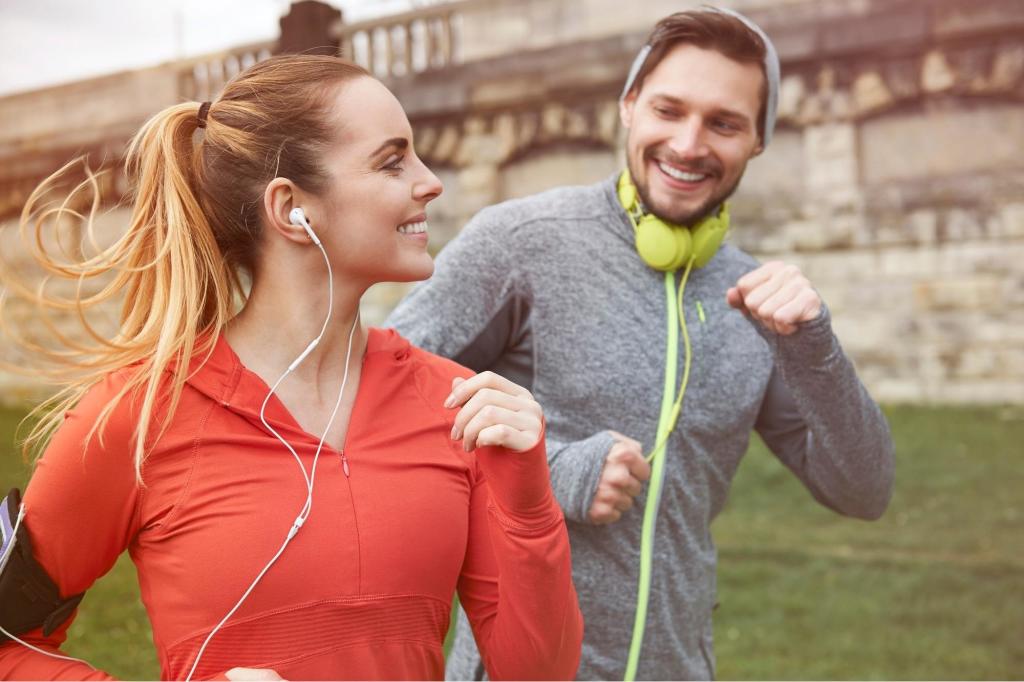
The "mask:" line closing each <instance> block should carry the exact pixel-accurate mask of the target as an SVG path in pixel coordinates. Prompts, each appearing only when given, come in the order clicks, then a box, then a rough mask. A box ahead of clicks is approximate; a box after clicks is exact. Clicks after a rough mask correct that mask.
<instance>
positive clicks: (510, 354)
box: [385, 207, 615, 523]
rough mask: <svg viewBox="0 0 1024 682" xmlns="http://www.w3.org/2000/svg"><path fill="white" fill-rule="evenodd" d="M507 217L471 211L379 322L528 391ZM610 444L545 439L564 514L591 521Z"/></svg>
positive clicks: (523, 321)
mask: <svg viewBox="0 0 1024 682" xmlns="http://www.w3.org/2000/svg"><path fill="white" fill-rule="evenodd" d="M507 222H508V221H507V220H503V218H502V214H501V209H500V207H499V208H490V209H484V210H483V211H481V212H480V213H478V214H477V215H476V217H474V218H473V220H471V221H470V222H469V224H468V225H466V227H465V228H464V229H463V230H462V232H461V233H460V234H459V235H458V236H457V237H456V238H455V239H453V240H452V241H451V242H450V243H449V244H448V245H447V246H446V247H445V248H444V249H442V251H441V253H440V255H439V256H438V257H437V263H436V265H435V269H434V275H433V277H431V278H430V279H429V280H427V281H426V282H423V283H421V284H419V285H418V286H417V287H416V288H415V289H413V291H412V292H411V293H410V294H409V295H408V296H407V297H406V298H405V299H404V300H403V301H402V302H401V303H399V304H398V307H396V308H395V310H394V312H392V313H391V315H390V316H389V317H388V319H387V321H386V322H385V326H391V327H395V328H396V329H397V330H398V332H399V333H400V334H402V336H404V337H406V338H407V339H409V341H410V342H411V343H413V344H414V345H416V346H419V347H420V348H424V349H425V350H428V351H430V352H432V353H437V354H438V355H442V356H444V357H447V358H450V359H452V360H454V361H456V362H458V363H460V364H462V365H465V366H467V367H469V368H470V369H472V370H474V371H477V372H483V371H486V370H491V371H493V372H495V373H497V374H501V375H502V376H504V377H505V378H507V379H509V380H511V381H513V382H515V383H517V384H519V385H520V386H524V387H526V388H528V389H532V387H533V371H534V362H533V358H534V355H533V351H534V347H533V345H534V343H535V340H534V338H533V335H532V330H531V328H530V308H531V305H532V295H531V290H530V284H529V282H528V281H525V277H524V276H523V274H522V271H521V270H520V269H519V268H517V267H516V263H517V260H518V258H520V257H521V254H519V253H518V252H517V250H516V247H515V244H514V239H513V238H512V237H511V232H512V230H513V227H514V226H513V225H509V224H503V223H507ZM552 426H555V427H557V425H549V427H548V431H549V433H550V431H551V430H553V429H552ZM614 442H615V438H614V436H613V435H612V433H611V432H610V431H600V432H598V433H595V434H592V435H590V436H588V437H586V438H583V439H581V440H575V441H564V440H559V439H557V438H551V437H548V438H547V439H546V445H547V454H548V464H549V466H550V468H551V486H552V488H553V489H554V492H555V498H556V499H557V500H558V504H559V505H560V506H561V508H562V511H563V512H564V513H565V517H566V518H567V519H569V520H572V521H577V522H581V523H586V522H592V519H591V518H590V511H591V505H592V503H593V501H594V498H595V494H596V493H597V491H598V487H599V482H600V481H601V479H602V470H603V469H604V465H605V459H606V458H607V457H608V456H609V453H610V451H611V449H612V445H613V443H614Z"/></svg>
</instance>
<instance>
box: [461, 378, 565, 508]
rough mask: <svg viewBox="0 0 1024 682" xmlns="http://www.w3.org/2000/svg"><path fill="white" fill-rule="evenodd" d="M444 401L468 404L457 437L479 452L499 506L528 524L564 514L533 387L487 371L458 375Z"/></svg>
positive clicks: (479, 459) (464, 406)
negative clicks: (465, 376)
mask: <svg viewBox="0 0 1024 682" xmlns="http://www.w3.org/2000/svg"><path fill="white" fill-rule="evenodd" d="M444 405H445V407H447V408H449V409H454V408H456V407H459V406H460V405H461V406H462V409H460V410H459V413H458V414H457V415H456V416H455V426H453V427H452V433H451V437H452V440H460V439H461V440H462V447H463V449H465V450H466V451H467V452H469V451H471V450H475V451H476V458H477V461H478V462H479V464H480V468H481V469H482V470H483V473H484V475H485V476H486V477H487V485H488V488H489V489H490V494H491V499H492V500H493V501H494V502H495V503H496V504H497V505H498V507H500V508H501V509H502V510H503V511H504V512H505V513H506V514H509V513H511V514H514V515H516V516H517V517H518V518H519V519H520V520H521V521H523V522H526V523H531V522H534V521H536V522H545V523H546V522H548V521H549V519H550V517H551V516H552V509H554V511H555V512H556V513H555V516H556V517H558V518H560V517H561V512H560V511H559V510H558V507H557V505H556V504H555V502H554V500H553V494H552V492H551V481H550V475H549V473H548V460H547V456H546V454H545V449H544V442H543V438H544V413H543V412H542V411H541V408H540V405H539V404H538V403H537V401H536V400H534V399H533V396H532V395H531V394H530V392H529V391H527V390H526V389H525V388H523V387H522V386H517V385H516V384H514V383H512V382H511V381H509V380H508V379H505V378H504V377H501V376H498V375H497V374H495V373H494V372H483V373H481V374H477V375H476V376H474V377H470V378H469V379H462V378H458V377H457V378H455V379H454V380H453V381H452V393H451V395H449V396H448V399H447V400H446V401H445V403H444ZM485 446H497V447H485Z"/></svg>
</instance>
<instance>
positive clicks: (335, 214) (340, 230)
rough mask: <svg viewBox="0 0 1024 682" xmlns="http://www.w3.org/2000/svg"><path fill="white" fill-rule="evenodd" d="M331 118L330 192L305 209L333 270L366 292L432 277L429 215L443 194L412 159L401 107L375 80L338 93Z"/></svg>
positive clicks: (327, 167)
mask: <svg viewBox="0 0 1024 682" xmlns="http://www.w3.org/2000/svg"><path fill="white" fill-rule="evenodd" d="M329 116H330V117H331V120H332V122H333V126H334V129H335V131H336V136H335V140H334V143H333V145H332V146H331V147H330V148H329V149H328V151H327V154H326V155H325V157H324V159H323V165H324V168H325V170H326V172H327V175H328V184H327V189H326V190H325V191H324V192H323V193H321V194H319V195H317V196H316V197H314V198H313V199H312V200H311V201H307V202H305V204H306V205H304V206H303V208H304V210H305V212H306V215H307V217H308V218H309V220H310V223H311V224H312V227H313V229H314V230H315V231H316V233H317V235H318V237H319V238H320V240H321V241H322V242H323V245H324V248H325V249H326V250H327V254H328V256H329V257H330V259H331V265H332V267H333V268H334V270H335V271H336V272H337V273H338V274H339V275H340V276H343V277H344V278H345V279H346V280H348V281H350V282H362V283H364V284H366V285H367V286H369V285H371V284H374V283H376V282H408V281H414V280H421V279H426V278H428V277H430V275H431V274H433V272H434V262H433V259H432V258H431V257H430V254H429V253H428V252H427V213H426V208H427V204H429V203H430V202H431V201H433V200H434V199H436V198H437V197H438V196H439V195H440V194H441V190H442V186H441V181H440V180H438V179H437V176H436V175H434V174H433V173H431V172H430V169H428V168H427V167H426V166H425V165H423V162H422V161H420V159H419V157H417V156H416V153H415V151H413V139H412V127H411V126H410V125H409V120H408V119H407V118H406V116H405V112H404V111H403V110H402V106H401V105H400V104H399V103H398V100H397V99H395V96H394V95H392V94H391V92H390V91H389V90H388V89H387V88H385V87H384V86H383V85H381V84H380V83H379V82H378V81H377V80H375V79H373V78H368V77H367V78H359V79H357V80H355V81H351V82H348V83H345V84H344V85H342V86H341V87H340V88H337V94H336V95H335V98H334V103H333V105H332V106H331V108H330V110H329Z"/></svg>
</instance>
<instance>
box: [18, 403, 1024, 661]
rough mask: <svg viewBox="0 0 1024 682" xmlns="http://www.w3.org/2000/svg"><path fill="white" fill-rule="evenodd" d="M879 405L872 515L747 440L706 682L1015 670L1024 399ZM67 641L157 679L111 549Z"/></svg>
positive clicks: (723, 544)
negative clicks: (833, 502)
mask: <svg viewBox="0 0 1024 682" xmlns="http://www.w3.org/2000/svg"><path fill="white" fill-rule="evenodd" d="M887 413H888V415H889V418H890V420H891V423H892V426H893V432H894V434H895V438H896V443H897V460H898V463H897V485H896V495H895V498H894V499H893V503H892V506H891V507H890V509H889V511H888V512H887V513H886V515H885V517H883V518H882V520H880V521H877V522H874V523H865V522H862V521H855V520H850V519H844V518H842V517H839V516H837V515H835V514H833V513H831V512H828V511H826V510H824V509H822V508H820V507H818V506H817V505H816V504H815V503H814V502H813V501H812V500H811V498H810V496H809V495H808V494H807V493H806V491H805V490H804V489H803V488H802V487H801V486H800V485H799V484H798V483H797V482H796V480H795V479H794V478H793V477H792V476H791V475H790V474H789V473H788V472H786V471H785V469H783V468H782V466H781V465H780V464H779V463H778V462H777V461H776V460H775V459H774V458H773V457H772V456H771V455H770V454H767V453H766V452H765V451H764V449H763V447H762V446H761V445H760V444H759V443H756V444H755V445H754V446H753V447H752V448H751V453H750V454H749V456H748V457H747V459H746V460H745V461H744V464H743V466H742V467H740V471H739V475H738V476H737V479H736V482H735V485H734V486H733V492H732V496H731V499H730V502H729V504H728V506H727V508H726V510H725V512H724V513H723V514H722V515H721V517H720V518H719V519H718V520H717V521H716V522H715V526H714V531H715V537H716V539H717V542H718V546H719V550H720V569H719V601H720V604H721V605H720V607H719V609H718V610H717V611H716V612H715V635H716V651H717V657H718V676H719V677H720V678H721V679H1021V678H1024V447H1022V446H1021V443H1024V408H962V409H953V408H912V407H898V408H890V409H888V410H887ZM18 418H19V415H18V414H16V413H14V412H11V411H6V412H5V411H0V453H2V454H0V484H2V485H3V488H4V490H6V489H7V488H8V487H10V486H12V485H21V484H22V483H23V481H24V479H25V477H26V467H24V466H23V465H22V464H21V461H20V459H19V457H18V455H16V454H15V452H14V449H13V447H11V443H12V440H13V436H12V434H13V430H14V426H15V424H16V422H17V419H18ZM1014 444H1016V445H1014ZM66 649H67V651H69V652H70V653H72V654H73V655H76V656H81V657H83V658H86V659H87V660H89V661H90V662H92V663H93V664H95V665H97V666H99V667H101V668H104V669H105V670H107V671H109V672H110V673H112V674H114V675H116V676H119V677H126V678H134V679H145V678H153V677H156V676H157V675H158V674H159V669H158V666H157V665H156V658H155V654H154V652H153V648H152V643H151V641H150V638H149V626H148V622H147V620H146V616H145V613H144V611H143V609H142V607H141V605H140V604H139V601H138V590H137V587H136V579H135V570H134V568H133V567H132V565H131V563H130V562H129V561H128V560H127V558H126V557H122V559H121V561H120V562H118V564H117V566H116V567H115V568H114V570H113V571H112V572H111V573H110V574H108V575H107V576H106V577H104V578H103V579H102V580H101V581H100V582H99V583H97V585H96V586H94V587H93V589H91V590H90V591H89V593H88V596H87V597H86V599H85V601H84V602H83V606H82V608H81V611H80V615H79V617H78V619H77V621H76V622H75V625H74V626H73V627H72V629H71V633H70V635H69V641H68V644H67V646H66Z"/></svg>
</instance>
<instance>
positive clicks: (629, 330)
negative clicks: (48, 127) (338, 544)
mask: <svg viewBox="0 0 1024 682" xmlns="http://www.w3.org/2000/svg"><path fill="white" fill-rule="evenodd" d="M755 267H757V262H756V261H755V260H754V259H753V258H751V257H750V256H748V255H747V254H745V253H743V252H742V251H740V250H738V249H736V248H735V247H733V246H730V245H728V244H726V245H724V246H723V247H722V248H721V249H720V250H719V252H718V253H717V254H716V255H715V257H714V258H713V259H712V260H711V262H710V263H709V264H708V265H707V266H706V267H704V268H703V269H700V270H695V271H693V272H692V273H691V275H690V280H689V282H688V284H687V287H686V292H685V297H684V310H685V312H684V314H685V316H686V321H687V324H688V327H689V332H690V337H691V340H692V343H693V365H692V369H691V374H690V380H689V387H688V389H687V392H686V397H685V402H684V404H683V411H682V415H681V417H680V419H679V423H678V425H677V426H676V429H675V431H674V432H673V435H672V436H671V438H670V440H669V443H668V446H667V450H666V456H667V460H666V465H665V482H664V487H663V492H662V499H661V503H660V505H659V507H660V508H659V511H658V523H657V525H656V531H655V533H656V535H655V542H654V548H655V550H654V569H653V575H652V579H651V597H650V606H649V609H648V616H647V627H646V630H645V635H644V644H643V649H642V652H641V656H640V665H639V669H638V678H640V679H708V678H712V677H713V676H714V669H715V666H714V654H713V651H712V642H711V632H712V628H711V612H712V609H713V608H714V606H715V564H716V551H715V546H714V543H713V541H712V538H711V533H710V525H711V521H712V520H713V519H714V518H715V516H716V515H717V514H718V513H719V512H720V511H721V510H722V506H723V505H724V504H725V501H726V497H727V496H728V494H729V486H730V483H731V481H732V478H733V475H734V474H735V472H736V469H737V467H738V466H739V463H740V459H741V458H742V456H743V454H744V452H745V451H746V449H747V445H748V442H749V440H750V434H751V431H753V430H756V431H757V432H758V433H759V434H760V435H761V437H762V438H763V439H764V441H765V443H766V444H767V445H768V447H769V448H770V449H771V450H772V452H774V453H775V455H777V456H778V457H779V459H780V460H781V461H782V462H783V463H784V464H785V465H786V466H787V467H788V468H789V469H790V470H791V471H792V472H793V473H794V474H795V475H796V476H797V477H798V478H799V479H800V480H801V481H802V482H803V484H804V485H805V486H806V487H807V489H808V490H809V491H810V492H811V494H812V495H813V496H814V498H815V499H816V500H818V501H819V502H820V503H821V504H823V505H825V506H827V507H829V508H831V509H834V510H835V511H837V512H839V513H842V514H847V515H850V516H857V517H862V518H868V519H873V518H877V517H878V516H880V515H881V514H882V512H883V511H884V510H885V508H886V506H887V504H888V502H889V498H890V496H891V493H892V486H893V468H894V466H893V445H892V441H891V438H890V435H889V430H888V425H887V424H886V421H885V418H884V416H883V415H882V413H881V411H880V410H879V408H878V406H877V405H876V404H875V403H874V402H873V401H872V400H871V398H870V396H869V395H868V393H867V391H866V390H865V389H864V387H863V385H862V384H861V383H860V381H859V380H858V378H857V376H856V373H855V371H854V368H853V366H852V364H851V363H850V361H849V359H848V358H847V357H846V355H844V353H843V351H842V349H841V348H840V345H839V342H838V340H837V339H836V337H835V335H834V334H833V333H832V328H831V324H830V318H829V313H828V311H827V309H826V310H824V311H823V312H822V314H821V316H819V317H818V318H817V319H816V320H814V321H812V322H809V323H805V324H804V325H802V326H801V328H800V329H799V330H798V331H797V332H796V333H795V334H792V335H790V336H785V337H783V336H776V335H775V334H772V333H771V332H768V331H765V330H763V329H761V328H760V326H759V325H756V324H753V323H751V322H750V321H748V320H747V319H746V318H744V317H743V315H741V314H740V313H739V312H737V311H735V310H733V309H732V308H730V307H729V305H728V304H727V303H726V300H725V292H726V290H727V289H728V288H729V287H731V286H733V285H734V284H735V283H736V280H738V279H739V278H740V276H742V275H743V274H745V273H746V272H749V271H750V270H752V269H754V268H755ZM699 310H702V311H703V314H702V315H701V314H700V312H699ZM702 318H703V319H702ZM388 323H389V324H391V325H393V326H395V327H396V328H397V329H398V330H399V332H400V333H402V334H403V335H404V336H406V337H407V338H408V339H409V340H410V341H412V343H414V344H416V345H418V346H421V347H423V348H426V349H427V350H430V351H432V352H434V353H438V354H440V355H443V356H447V357H449V358H452V359H454V360H456V361H458V362H460V363H462V364H464V365H467V366H469V367H471V368H472V369H474V370H477V371H482V370H484V369H491V370H494V371H496V372H498V373H499V374H503V375H505V376H507V377H508V378H510V379H512V380H513V381H516V382H517V383H519V384H521V385H524V386H526V387H527V388H529V389H530V390H531V391H532V392H533V394H534V396H535V397H536V399H537V400H538V401H539V402H540V404H541V405H542V406H543V408H544V412H545V416H546V423H547V450H548V460H549V463H550V468H551V483H552V486H553V488H554V491H555V495H556V497H557V499H558V501H559V503H560V504H561V506H562V509H563V510H564V512H565V517H566V520H567V523H568V527H569V536H570V541H571V545H572V554H573V576H574V580H575V583H576V587H577V590H578V592H579V597H580V606H581V608H582V610H583V616H584V620H585V635H584V644H583V658H582V663H581V665H580V668H579V672H578V677H579V678H580V679H622V676H623V674H624V672H625V666H626V659H627V655H628V651H629V644H630V639H631V635H632V629H633V617H634V613H635V609H636V589H637V579H638V566H639V556H640V529H641V523H642V518H643V510H644V504H645V499H646V492H645V493H642V494H641V495H640V497H638V498H637V500H636V502H637V504H636V505H635V506H634V507H633V509H631V510H630V511H629V512H627V513H625V514H624V515H623V517H622V519H621V520H620V521H619V522H617V523H615V524H612V525H608V526H595V525H592V524H590V523H589V522H588V520H587V511H588V509H589V507H590V503H591V501H592V498H593V496H594V493H595V491H596V488H597V483H598V480H599V478H600V474H601V469H602V465H603V463H604V458H605V456H606V454H607V453H608V450H609V449H610V447H611V445H612V443H613V439H612V436H611V434H610V433H609V431H608V430H614V431H619V432H621V433H623V434H625V435H627V436H630V437H632V438H635V439H636V440H639V441H640V442H641V443H643V445H644V451H645V452H648V451H649V450H650V449H651V447H652V446H653V445H654V438H655V431H656V429H657V425H658V417H659V410H660V406H661V399H662V388H663V382H664V363H665V349H666V313H665V289H664V275H663V274H662V273H660V272H656V271H654V270H652V269H650V268H648V267H647V266H645V265H644V264H643V262H642V261H641V260H640V258H639V257H638V256H637V254H636V251H635V249H634V246H633V228H632V225H631V224H630V222H629V220H628V218H627V216H626V214H625V212H624V211H623V209H622V208H621V206H620V205H619V204H618V200H617V198H616V196H615V178H614V177H612V178H609V179H608V180H605V181H603V182H601V183H598V184H596V185H592V186H588V187H565V188H559V189H555V190H552V191H549V192H544V193H542V194H539V195H535V196H532V197H528V198H525V199H517V200H513V201H508V202H505V203H502V204H500V205H497V206H493V207H490V208H487V209H485V210H483V211H481V212H480V213H479V214H478V215H477V216H476V217H475V218H474V219H473V220H472V221H471V222H470V223H469V224H468V225H467V226H466V227H465V229H464V230H463V231H462V232H461V233H460V234H459V236H458V237H457V238H456V239H454V240H453V241H452V242H451V243H450V244H449V245H448V246H447V247H445V248H444V249H443V251H442V252H441V254H440V255H439V257H438V259H437V268H436V272H435V274H434V276H433V278H431V279H430V280H428V281H427V282H424V283H422V284H420V285H419V286H418V287H417V288H416V289H415V290H414V291H413V292H412V293H411V294H410V295H409V296H408V297H407V298H406V299H405V300H404V301H403V302H402V303H401V304H400V305H399V306H398V308H397V309H396V310H395V311H394V313H393V314H392V315H391V317H390V318H389V320H388ZM682 347H683V344H682V343H681V342H680V344H679V348H680V358H679V361H678V362H679V368H680V370H681V369H682V367H683V358H682V352H683V348H682ZM459 630H460V631H459V633H458V636H457V640H456V644H455V647H454V649H453V651H452V655H451V656H450V660H449V663H448V676H449V678H450V679H453V678H454V679H469V678H473V677H477V676H478V675H479V674H480V672H481V671H482V667H481V666H479V662H478V657H477V655H476V651H475V647H474V645H473V641H472V637H471V635H470V633H469V631H468V629H467V627H466V622H465V616H464V615H462V616H461V625H460V628H459Z"/></svg>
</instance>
